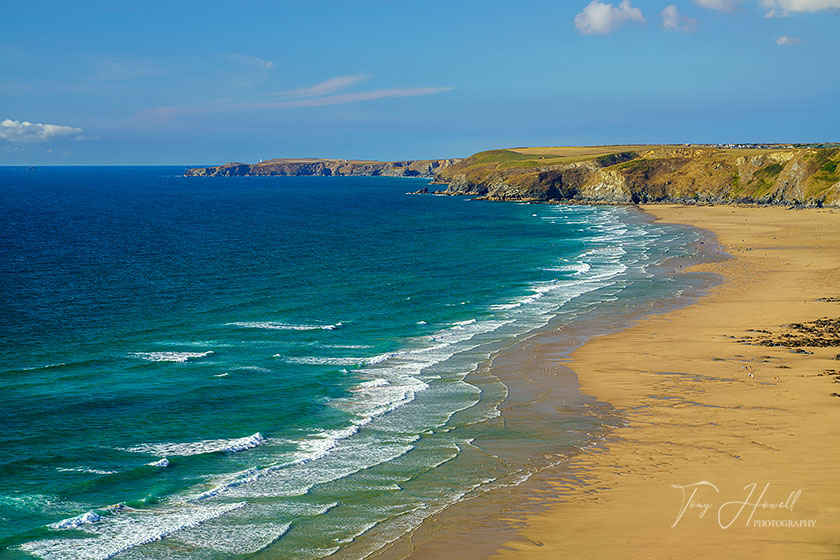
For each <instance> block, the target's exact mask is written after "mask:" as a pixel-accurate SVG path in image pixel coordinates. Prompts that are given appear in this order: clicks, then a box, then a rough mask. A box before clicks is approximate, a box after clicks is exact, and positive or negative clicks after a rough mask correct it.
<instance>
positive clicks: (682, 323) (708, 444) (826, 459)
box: [375, 205, 840, 560]
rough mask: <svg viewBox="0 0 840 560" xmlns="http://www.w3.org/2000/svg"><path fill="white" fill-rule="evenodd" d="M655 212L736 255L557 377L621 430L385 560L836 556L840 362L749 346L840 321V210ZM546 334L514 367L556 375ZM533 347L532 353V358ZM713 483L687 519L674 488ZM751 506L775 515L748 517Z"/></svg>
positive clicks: (583, 352) (598, 341)
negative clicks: (692, 294)
mask: <svg viewBox="0 0 840 560" xmlns="http://www.w3.org/2000/svg"><path fill="white" fill-rule="evenodd" d="M643 209H644V210H645V211H646V212H647V213H648V214H649V215H652V216H653V217H654V219H656V220H657V221H661V222H667V223H679V224H683V225H689V226H693V227H697V228H699V229H702V230H704V231H706V232H708V234H709V235H713V236H715V237H716V238H717V239H718V240H719V242H720V245H721V247H722V248H723V250H724V251H726V252H727V253H728V254H729V256H730V257H732V258H731V259H729V260H726V261H723V262H707V263H705V264H701V265H697V266H693V267H689V268H688V269H686V270H684V272H700V273H704V274H708V273H710V274H714V275H718V276H719V277H720V278H722V282H721V283H720V284H718V285H717V286H712V287H710V288H709V289H707V290H706V291H705V293H704V294H703V295H701V296H700V297H699V298H694V299H693V300H691V301H689V302H688V303H687V304H686V303H685V302H684V301H683V304H682V305H679V304H678V303H674V302H673V301H671V305H670V308H669V307H668V302H664V305H665V309H658V310H653V311H651V312H649V313H640V314H635V315H634V316H632V317H631V318H629V320H628V321H626V322H625V323H623V326H619V328H618V329H617V330H616V329H613V331H612V332H609V333H607V334H604V335H597V334H596V335H595V336H592V337H588V338H587V340H586V341H585V343H584V344H582V345H580V346H579V347H577V348H576V349H574V350H573V351H572V352H571V355H570V356H569V357H568V359H567V360H559V362H565V363H555V364H554V365H553V366H552V367H553V368H554V369H555V370H560V369H563V368H565V367H568V368H570V369H571V370H572V371H573V375H576V376H577V379H578V383H579V386H580V390H581V391H582V393H584V394H586V395H589V396H591V397H594V398H595V399H596V400H597V401H598V402H602V403H609V404H610V405H611V406H612V407H613V408H614V410H615V411H616V414H618V415H619V416H620V417H622V418H624V420H625V424H624V425H623V426H619V427H617V428H614V429H613V430H611V431H609V433H607V437H606V439H605V440H603V441H601V442H599V443H598V444H596V445H595V446H593V447H591V448H589V449H586V450H584V451H583V452H582V453H579V454H576V455H574V456H572V457H570V458H569V460H568V461H566V462H564V463H563V464H562V465H558V466H557V467H555V468H549V469H547V470H546V471H544V472H543V473H540V474H539V475H537V476H535V477H534V478H533V479H532V480H529V481H528V482H526V483H524V484H523V485H521V486H518V487H516V488H512V489H508V490H506V491H505V492H503V493H497V494H496V495H495V496H485V497H482V498H481V499H480V500H483V501H476V503H474V504H466V503H462V504H457V505H455V506H452V507H451V508H450V509H449V510H448V511H444V512H441V513H439V514H437V515H435V516H433V518H431V519H430V520H429V521H431V522H430V523H428V524H424V526H421V527H420V528H418V530H416V532H415V533H414V534H412V535H410V536H409V537H408V538H407V539H405V541H407V542H403V543H402V546H397V547H395V548H392V549H391V550H390V551H389V553H387V554H382V555H376V556H375V558H412V559H419V560H437V559H443V558H449V557H451V556H453V555H457V556H459V557H461V558H462V560H472V559H484V558H493V559H527V560H530V559H535V560H536V559H544V558H554V557H569V558H600V557H609V558H613V557H614V558H673V557H676V556H687V557H688V558H708V557H737V558H768V557H769V558H810V557H813V556H820V555H830V554H832V553H835V554H836V553H837V552H840V506H838V505H837V504H836V503H835V501H836V500H835V499H833V498H834V497H835V496H837V495H838V492H837V491H838V490H840V482H838V481H840V461H838V459H840V457H838V455H840V454H838V452H837V450H835V449H833V448H832V446H831V442H832V441H833V440H834V439H836V436H835V435H834V432H833V429H832V428H833V427H834V426H837V425H838V422H840V398H837V397H832V396H831V394H832V392H840V386H838V385H834V384H833V382H834V380H837V382H838V383H840V376H835V377H832V376H830V375H827V374H826V372H827V371H832V370H833V371H837V370H840V361H838V360H840V357H838V358H836V359H835V355H838V356H840V354H838V351H840V348H838V347H836V346H825V347H818V348H810V347H808V348H805V349H803V350H804V352H809V353H803V352H800V351H795V349H794V348H788V347H784V346H763V345H753V344H749V342H756V341H757V340H758V338H759V337H763V336H767V337H773V336H776V335H780V334H783V333H784V332H785V331H784V329H781V327H782V325H786V324H788V323H791V322H794V321H798V322H804V321H812V320H815V319H819V318H821V317H832V318H833V317H838V316H840V303H837V302H830V301H819V300H820V299H821V298H836V297H838V296H840V241H839V240H840V235H838V233H840V212H836V211H831V210H796V211H794V210H789V209H784V208H766V207H732V206H722V207H721V206H705V207H696V206H674V205H656V206H653V207H648V206H645V207H643ZM678 299H681V298H678ZM751 331H753V332H751ZM754 331H758V332H754ZM760 331H769V332H770V333H773V334H765V333H762V332H760ZM555 333H559V331H557V329H556V328H555ZM541 336H543V337H544V336H551V332H547V333H543V334H542V335H536V336H534V337H532V338H530V339H528V340H526V341H524V342H523V343H522V344H521V346H522V347H523V348H524V349H526V350H528V351H530V352H531V355H530V357H526V358H524V360H527V361H524V360H523V361H522V362H520V364H519V366H520V367H521V368H522V369H523V370H524V371H526V372H531V371H533V370H534V368H535V367H545V366H546V365H547V364H550V362H551V358H552V355H553V350H552V348H551V345H550V344H544V345H541V344H540V339H539V337H541ZM748 336H754V337H756V338H755V339H747V338H745V337H748ZM777 340H780V339H777ZM745 341H746V342H745ZM529 342H534V343H535V344H533V345H532V347H531V348H528V347H527V344H528V343H529ZM518 346H520V345H518ZM810 352H812V353H810ZM523 354H524V353H523V352H519V355H520V356H523ZM555 357H556V355H555ZM555 362H558V361H557V360H555ZM494 365H495V364H494ZM529 368H530V369H529ZM491 370H492V368H491ZM529 375H530V373H529ZM751 375H752V377H750V376H751ZM506 382H507V380H506ZM700 481H706V482H710V483H712V484H714V485H715V486H714V489H712V487H711V486H708V485H705V484H703V485H700V486H698V487H696V488H697V490H698V492H697V494H695V498H696V499H695V501H696V502H697V503H698V504H701V503H702V504H704V508H694V507H687V508H685V511H683V512H682V515H681V516H680V509H681V508H682V507H684V504H683V501H682V492H683V490H682V489H678V488H675V487H674V486H673V485H683V486H687V485H691V484H694V483H697V482H700ZM768 483H769V486H768V487H766V485H767V484H768ZM750 484H754V485H755V487H754V488H753V493H752V494H751V495H750V494H749V491H750V487H749V486H748V485H750ZM694 488H695V487H691V486H689V487H688V490H687V491H689V492H690V491H692V490H693V489H694ZM759 496H760V498H759ZM726 502H733V503H736V504H737V503H738V502H741V503H743V502H746V503H747V504H748V505H749V506H750V509H749V510H747V511H746V512H745V513H743V514H742V515H738V509H737V508H735V507H734V506H727V507H724V509H723V510H721V506H722V505H723V504H724V503H726ZM791 502H793V503H791ZM686 503H687V502H686ZM754 503H759V504H771V503H772V504H774V509H772V510H771V509H769V507H761V508H756V512H755V513H752V507H753V504H754ZM705 505H707V506H708V507H705ZM733 508H734V509H733ZM482 509H483V510H484V511H482ZM703 509H706V510H707V513H706V514H705V515H703V516H702V517H701V516H700V513H702V510H703ZM459 510H461V511H460V512H459ZM719 511H720V512H721V519H722V521H721V522H719V521H718V512H719ZM470 512H472V515H471V514H470ZM750 513H752V518H750V517H749V516H750ZM747 521H749V523H747ZM730 522H731V525H729V526H728V528H727V529H722V528H721V523H723V524H728V523H730ZM800 522H802V523H803V524H801V525H800ZM459 524H460V525H459ZM395 544H396V543H395Z"/></svg>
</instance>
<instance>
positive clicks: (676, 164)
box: [434, 146, 840, 207]
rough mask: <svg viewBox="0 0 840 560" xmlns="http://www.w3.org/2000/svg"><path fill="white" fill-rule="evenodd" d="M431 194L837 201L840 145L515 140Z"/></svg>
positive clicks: (461, 167) (464, 166) (441, 179)
mask: <svg viewBox="0 0 840 560" xmlns="http://www.w3.org/2000/svg"><path fill="white" fill-rule="evenodd" d="M434 183H435V184H440V185H446V188H445V189H444V190H441V191H438V194H448V195H473V196H478V197H481V198H483V199H486V200H515V201H528V202H580V203H624V204H627V203H637V202H647V203H650V202H661V203H710V204H731V203H756V204H773V205H803V206H833V207H840V147H836V146H830V147H792V146H774V147H767V146H763V147H761V148H760V149H759V148H745V149H729V148H714V147H682V146H633V147H630V146H625V147H620V146H617V147H608V146H607V147H588V148H517V149H512V150H492V151H489V152H481V153H478V154H475V155H473V156H470V157H469V158H467V159H464V160H462V161H460V162H457V163H455V164H452V165H449V166H447V167H446V168H443V169H441V170H439V171H438V173H437V174H436V176H435V179H434Z"/></svg>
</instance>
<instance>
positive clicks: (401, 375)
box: [0, 167, 700, 560]
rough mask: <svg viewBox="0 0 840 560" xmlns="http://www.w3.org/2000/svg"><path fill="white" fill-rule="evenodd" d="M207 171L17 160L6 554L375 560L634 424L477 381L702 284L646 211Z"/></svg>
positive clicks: (5, 232)
mask: <svg viewBox="0 0 840 560" xmlns="http://www.w3.org/2000/svg"><path fill="white" fill-rule="evenodd" d="M183 169H184V168H176V167H171V168H170V167H134V168H130V167H72V168H71V167H65V168H61V167H53V168H39V169H34V170H26V169H24V168H0V407H2V413H0V557H2V558H43V559H50V560H52V559H106V558H114V557H118V558H128V559H132V560H133V559H163V558H184V557H189V558H198V559H220V558H248V557H255V558H271V559H286V558H294V559H300V560H308V559H313V560H314V559H319V558H324V557H327V556H330V555H333V556H332V557H334V558H363V557H365V556H367V555H369V554H371V553H373V552H375V551H377V550H380V549H381V548H382V547H383V546H386V545H387V544H388V543H390V542H392V541H393V540H394V539H396V538H398V537H400V536H401V535H404V534H406V533H407V532H409V531H411V530H413V529H414V528H416V527H417V526H418V525H419V524H420V523H421V522H422V521H423V520H424V519H426V518H428V517H429V516H430V515H433V514H434V513H435V512H438V511H440V510H441V509H443V508H445V507H446V506H447V505H449V504H452V503H454V502H457V501H459V500H462V499H464V498H465V497H468V496H470V495H472V494H475V493H477V492H487V491H492V490H493V489H494V488H496V487H499V486H511V485H516V484H519V483H521V482H522V481H524V480H527V479H528V477H529V476H530V475H531V474H533V472H536V471H538V470H539V469H541V468H544V467H545V466H546V465H548V464H555V463H557V462H558V461H559V460H561V459H562V458H563V457H566V456H568V455H569V454H571V453H574V452H576V450H579V449H581V448H583V447H586V446H587V445H589V444H590V443H591V442H592V440H593V438H594V437H596V434H598V433H600V432H601V431H602V430H603V429H604V428H605V426H607V425H608V424H609V422H611V421H612V420H611V416H610V415H609V414H608V411H606V413H605V414H603V415H599V414H592V411H591V407H589V406H588V405H587V406H586V407H584V406H583V405H581V404H580V403H577V401H570V402H569V403H568V405H567V406H568V410H566V411H565V412H566V413H565V414H564V415H563V417H562V418H561V419H558V420H557V422H556V423H554V424H551V425H546V426H545V432H544V433H543V434H542V435H540V434H536V435H534V434H531V435H528V434H522V433H520V432H518V431H517V430H513V429H508V428H506V424H505V422H504V421H503V420H504V419H503V418H500V412H499V405H500V403H502V402H503V401H505V399H507V398H509V396H508V387H507V386H506V385H505V383H504V382H503V381H502V380H500V379H497V378H493V377H492V376H484V377H482V379H481V382H480V383H479V382H477V381H476V382H471V381H472V378H471V377H470V375H469V374H470V372H472V371H474V370H475V369H476V368H477V367H478V366H480V365H481V364H484V363H485V362H486V361H487V360H488V358H489V357H491V356H492V355H493V354H494V353H495V352H497V351H499V350H501V349H503V348H507V347H510V346H511V345H513V344H515V343H516V342H517V341H519V340H522V339H523V338H524V337H527V336H529V335H530V334H532V333H534V332H535V331H536V330H538V329H542V328H544V327H545V326H546V325H548V324H555V323H558V322H561V323H566V324H568V323H570V322H574V321H575V320H576V319H577V318H578V317H582V316H584V315H586V314H588V313H592V312H593V311H598V312H599V313H601V314H602V315H605V316H609V314H610V313H611V312H612V311H611V310H615V313H626V312H627V311H628V310H631V311H632V310H633V309H644V308H645V307H646V306H649V305H650V304H651V302H655V301H662V300H666V299H669V298H673V297H675V296H677V295H679V294H681V293H683V292H685V291H686V290H687V289H690V288H691V287H692V286H693V284H692V280H691V279H690V278H688V277H685V278H682V277H678V276H674V275H669V274H665V273H662V272H661V270H660V268H661V265H662V264H663V263H664V262H665V261H666V260H667V259H671V258H686V259H690V258H693V257H694V256H696V255H697V253H698V250H699V242H700V237H699V234H698V233H697V232H696V231H695V230H692V229H689V228H685V227H681V226H675V225H666V224H655V223H652V222H651V221H650V219H649V218H647V217H646V216H645V215H644V214H642V213H641V212H639V211H638V210H636V209H634V208H631V207H608V206H597V207H596V206H549V205H525V204H513V203H492V202H483V201H474V200H468V199H466V198H456V197H433V196H411V195H408V194H406V193H407V192H410V191H415V190H417V189H419V188H420V187H421V186H423V185H424V184H425V183H426V182H425V181H424V180H421V179H397V178H383V177H326V178H318V177H262V178H249V177H244V178H184V177H181V176H180V175H181V173H183ZM573 389H574V388H573V387H572V388H571V389H570V390H573ZM581 402H583V401H581ZM576 403H577V404H576ZM576 407H577V408H576ZM483 441H492V442H494V445H495V446H496V447H500V448H501V447H504V445H503V444H504V443H505V442H507V443H508V444H510V445H509V447H512V448H516V449H521V452H517V453H514V454H511V455H510V456H506V457H504V459H500V457H499V455H498V454H491V453H488V452H485V450H484V449H483V448H482V445H483V444H482V442H483ZM500 442H501V443H500ZM520 444H521V445H520Z"/></svg>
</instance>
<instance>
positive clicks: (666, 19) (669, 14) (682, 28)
mask: <svg viewBox="0 0 840 560" xmlns="http://www.w3.org/2000/svg"><path fill="white" fill-rule="evenodd" d="M659 15H660V16H662V28H663V29H665V31H679V32H680V33H694V31H695V30H697V20H696V19H694V18H690V17H683V16H682V15H681V14H680V12H679V10H678V9H677V7H676V6H674V5H673V4H672V5H670V6H665V9H664V10H662V12H661V13H660V14H659Z"/></svg>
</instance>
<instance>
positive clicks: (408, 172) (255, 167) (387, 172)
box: [184, 159, 460, 177]
mask: <svg viewBox="0 0 840 560" xmlns="http://www.w3.org/2000/svg"><path fill="white" fill-rule="evenodd" d="M458 161H460V160H457V159H435V160H419V161H357V160H342V159H271V160H268V161H263V162H260V163H254V164H248V163H226V164H224V165H218V166H214V167H196V168H192V169H188V170H187V172H186V173H185V174H184V175H185V176H187V177H244V176H268V175H291V176H304V175H317V176H321V177H328V176H332V175H343V176H347V175H371V176H376V175H381V176H386V177H433V176H434V175H435V173H437V172H438V171H440V170H442V169H445V168H446V167H449V166H450V165H453V164H454V163H457V162H458Z"/></svg>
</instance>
